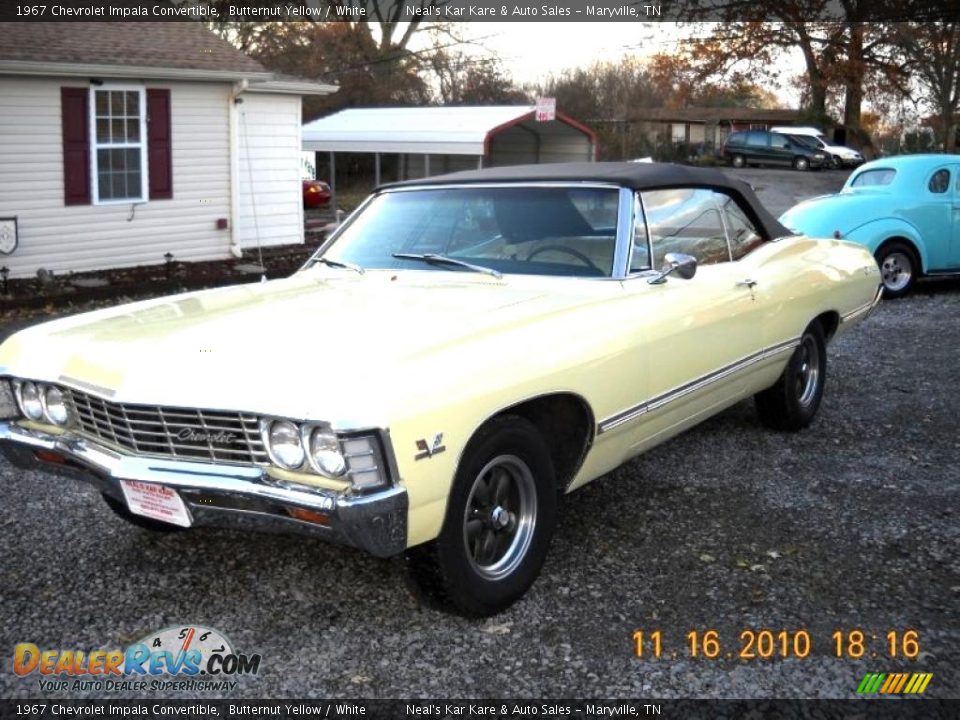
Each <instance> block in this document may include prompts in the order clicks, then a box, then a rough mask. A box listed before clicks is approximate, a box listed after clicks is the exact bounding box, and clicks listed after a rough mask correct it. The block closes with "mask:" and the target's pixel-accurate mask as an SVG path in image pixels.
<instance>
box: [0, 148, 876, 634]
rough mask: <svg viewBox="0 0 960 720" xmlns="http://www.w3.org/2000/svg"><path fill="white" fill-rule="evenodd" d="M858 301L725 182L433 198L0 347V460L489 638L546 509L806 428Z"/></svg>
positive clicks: (535, 176)
mask: <svg viewBox="0 0 960 720" xmlns="http://www.w3.org/2000/svg"><path fill="white" fill-rule="evenodd" d="M878 288H879V271H878V268H877V265H876V263H875V262H874V259H873V257H872V256H871V255H870V253H869V252H867V251H866V250H864V249H863V248H862V247H860V246H857V245H853V244H850V243H846V242H842V241H835V240H809V239H807V238H805V237H798V236H791V235H790V233H789V231H787V230H786V229H785V228H783V227H782V226H781V225H780V224H779V223H777V221H776V220H774V219H773V218H772V217H771V216H770V215H769V214H768V213H767V212H766V211H764V209H763V208H762V207H761V206H760V205H759V204H758V202H757V201H756V199H755V197H754V195H753V193H752V192H751V190H750V188H749V187H748V186H746V185H745V184H742V183H740V182H738V181H732V180H730V179H728V178H727V177H726V176H724V175H723V174H721V173H720V172H717V171H712V170H705V169H691V168H683V167H676V166H669V165H640V164H626V163H624V164H620V163H616V164H605V163H596V164H594V163H591V164H558V165H541V166H529V167H513V168H503V169H488V170H478V171H472V172H466V173H458V174H454V175H447V176H443V177H435V178H428V179H426V180H422V181H418V182H410V183H403V184H397V185H392V186H387V187H385V188H382V189H380V190H379V191H378V192H377V193H375V194H374V195H373V196H372V197H371V198H370V199H368V200H367V201H366V203H365V204H364V205H363V206H362V207H361V208H360V209H359V210H358V211H357V212H356V213H354V215H352V216H351V217H350V218H349V219H348V220H347V222H346V223H345V224H344V225H343V226H342V227H341V228H339V229H338V231H337V232H336V233H335V234H334V235H333V236H332V237H331V238H330V240H329V241H328V242H327V243H326V244H325V245H324V246H323V247H322V248H321V249H320V250H319V251H318V252H317V254H316V255H315V256H314V257H313V258H312V259H311V261H310V262H308V263H307V265H306V266H305V267H304V268H303V269H302V270H300V271H299V272H297V273H296V274H294V275H293V276H292V277H290V278H288V279H285V280H276V281H272V282H267V283H261V284H251V285H242V286H237V287H231V288H223V289H218V290H210V291H205V292H195V293H187V294H184V295H178V296H175V297H168V298H161V299H157V300H148V301H145V302H139V303H134V304H131V305H125V306H120V307H115V308H111V309H107V310H102V311H97V312H93V313H89V314H85V315H79V316H75V317H68V318H64V319H60V320H55V321H52V322H48V323H46V324H42V325H39V326H36V327H32V328H29V329H27V330H24V331H21V332H19V333H17V334H16V335H14V336H12V337H11V338H10V339H8V340H7V341H6V342H5V343H4V344H3V345H2V347H0V377H2V378H3V380H2V381H0V390H2V393H0V395H2V399H0V411H2V412H0V418H2V420H0V440H2V442H0V447H2V448H3V450H4V452H5V453H6V455H7V456H8V457H9V458H10V459H11V460H12V461H13V462H14V463H15V464H16V465H18V466H20V467H30V468H37V467H45V468H48V469H50V470H51V471H52V472H54V473H55V474H57V475H61V476H66V475H72V476H76V477H79V478H82V479H85V480H87V481H89V482H92V483H93V484H94V485H95V486H96V487H97V488H98V489H99V490H100V491H101V492H102V493H103V497H104V498H105V500H106V501H107V503H108V504H109V505H110V507H111V508H113V509H114V510H115V511H116V512H117V513H118V514H119V515H121V516H122V517H124V518H126V519H127V520H129V521H131V522H134V523H136V524H139V525H143V526H147V527H152V528H154V529H161V528H176V527H178V526H181V527H187V526H192V525H225V526H240V527H252V528H256V527H259V528H263V529H274V530H277V529H279V530H288V531H300V532H305V533H309V534H312V535H314V536H317V537H321V538H326V539H329V540H332V541H335V542H340V543H344V544H347V545H352V546H354V547H358V548H362V549H364V550H366V551H368V552H370V553H373V554H374V555H378V556H389V555H394V554H397V553H401V552H404V551H409V554H410V557H411V566H412V568H413V569H414V573H415V576H416V578H417V579H418V580H419V581H421V584H422V586H423V587H424V588H425V589H426V590H427V591H428V592H430V593H432V594H433V595H434V596H435V597H437V598H439V599H440V600H441V601H443V602H445V603H446V604H447V605H448V606H451V607H452V608H454V609H456V610H459V611H460V612H463V613H465V614H470V615H485V614H491V613H494V612H497V611H499V610H501V609H503V608H505V607H506V606H508V605H509V604H510V603H512V602H514V601H515V600H517V599H518V598H519V597H520V596H521V595H523V593H524V592H526V591H527V589H528V588H529V587H530V585H531V584H532V583H533V581H534V579H535V577H536V575H537V573H538V571H539V570H540V567H541V565H542V563H543V561H544V556H545V554H546V552H547V546H548V544H549V542H550V537H551V534H552V532H553V529H554V523H555V516H556V512H557V499H558V495H559V494H560V493H564V492H568V491H571V490H574V489H576V488H578V487H580V486H581V485H584V484H585V483H587V482H589V481H591V480H593V479H595V478H597V477H599V476H601V475H603V474H604V473H607V472H609V471H610V470H612V469H613V468H615V467H617V466H618V465H620V464H621V463H623V462H625V461H626V460H628V459H629V458H631V457H633V456H635V455H637V454H639V453H641V452H643V451H644V450H646V449H648V448H650V447H652V446H654V445H656V444H658V443H660V442H662V441H664V440H666V439H667V438H669V437H671V436H673V435H675V434H677V433H679V432H680V431H682V430H683V429H685V428H688V427H690V426H692V425H694V424H696V423H698V422H699V421H701V420H703V419H705V418H707V417H709V416H710V415H713V414H715V413H717V412H719V411H720V410H722V409H724V408H726V407H728V406H730V405H732V404H733V403H736V402H738V401H740V400H742V399H744V398H748V397H750V396H755V397H756V406H757V410H758V412H759V415H760V418H761V420H762V421H763V422H764V423H765V424H766V425H768V426H770V427H773V428H776V429H780V430H798V429H800V428H803V427H804V426H806V425H807V424H809V423H810V421H811V420H812V419H813V417H814V414H815V413H816V411H817V408H818V406H819V404H820V399H821V396H822V393H823V388H824V380H825V377H826V367H827V366H826V362H827V359H826V354H825V346H826V343H827V341H828V340H829V339H830V338H832V337H834V336H835V335H837V334H839V333H841V332H843V331H845V330H846V329H847V328H848V327H850V326H851V324H852V323H853V322H854V321H856V320H859V319H862V318H864V317H865V316H866V315H867V314H868V313H869V312H870V310H871V309H872V308H873V307H874V306H875V304H876V302H877V300H878V298H879V294H878ZM44 492H45V493H49V492H53V493H55V492H56V486H51V488H49V489H47V490H45V491H44ZM54 497H55V495H54ZM62 511H63V512H69V508H62Z"/></svg>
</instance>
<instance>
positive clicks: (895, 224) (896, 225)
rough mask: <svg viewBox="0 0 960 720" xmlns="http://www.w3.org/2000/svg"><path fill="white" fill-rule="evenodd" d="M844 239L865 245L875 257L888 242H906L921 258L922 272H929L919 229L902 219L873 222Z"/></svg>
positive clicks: (924, 246)
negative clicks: (896, 240) (900, 240)
mask: <svg viewBox="0 0 960 720" xmlns="http://www.w3.org/2000/svg"><path fill="white" fill-rule="evenodd" d="M843 239H844V240H849V241H851V242H855V243H858V244H860V245H863V246H864V247H866V248H867V249H868V250H869V251H870V252H871V253H872V254H873V255H876V253H877V250H878V249H879V248H880V246H881V245H883V244H884V243H885V242H887V241H888V240H893V239H902V240H906V241H907V243H908V244H909V245H912V246H913V249H914V250H915V251H916V253H917V255H918V256H919V258H920V267H921V269H922V271H923V272H926V271H927V267H928V253H927V246H926V245H925V244H924V242H923V239H922V238H921V237H920V233H919V232H918V231H917V228H916V227H914V226H913V225H911V224H910V223H908V222H906V221H905V220H902V219H900V218H882V219H880V220H871V221H870V222H867V223H864V224H863V225H858V226H857V227H855V228H854V229H853V230H850V231H849V232H848V233H846V234H845V235H844V236H843Z"/></svg>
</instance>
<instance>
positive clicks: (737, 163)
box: [730, 155, 747, 168]
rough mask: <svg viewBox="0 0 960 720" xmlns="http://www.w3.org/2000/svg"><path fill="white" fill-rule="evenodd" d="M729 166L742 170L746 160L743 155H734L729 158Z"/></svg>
mask: <svg viewBox="0 0 960 720" xmlns="http://www.w3.org/2000/svg"><path fill="white" fill-rule="evenodd" d="M730 164H731V165H732V166H733V167H735V168H742V167H744V166H745V165H746V164H747V160H746V158H745V157H743V155H734V156H733V157H732V158H730Z"/></svg>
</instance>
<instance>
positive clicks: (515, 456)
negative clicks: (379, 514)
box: [408, 416, 557, 617]
mask: <svg viewBox="0 0 960 720" xmlns="http://www.w3.org/2000/svg"><path fill="white" fill-rule="evenodd" d="M556 514H557V490H556V483H555V474H554V469H553V462H552V461H551V458H550V452H549V449H548V448H547V445H546V442H545V441H544V439H543V437H542V435H541V434H540V432H539V431H538V430H537V428H536V427H535V426H534V425H533V424H532V423H530V422H529V421H527V420H525V419H523V418H520V417H509V416H508V417H503V418H497V419H494V420H492V421H490V422H489V423H488V424H487V425H486V426H485V427H484V428H482V429H481V430H480V431H479V433H478V434H477V436H476V437H475V438H474V439H473V440H471V442H470V444H469V445H468V446H467V449H466V451H465V452H464V456H463V459H462V460H461V463H460V467H459V468H458V470H457V474H456V476H455V478H454V482H453V487H452V489H451V492H450V497H449V499H448V502H447V513H446V517H445V519H444V523H443V528H442V529H441V531H440V535H439V536H438V537H437V539H436V540H434V541H432V542H430V543H427V544H426V545H423V546H420V547H416V548H413V549H412V550H410V551H409V553H408V558H409V560H410V567H411V570H412V573H413V580H414V581H415V583H416V584H417V586H418V587H419V589H420V590H422V591H423V592H424V593H426V594H427V595H428V596H429V597H430V599H432V600H434V601H436V602H438V603H439V604H440V605H442V606H446V607H448V608H452V609H453V610H455V611H457V612H459V613H461V614H463V615H467V616H472V617H485V616H488V615H493V614H495V613H498V612H500V611H501V610H504V609H506V608H507V607H509V606H510V605H512V604H513V603H514V602H516V601H517V600H518V599H519V598H520V597H522V596H523V594H524V593H526V592H527V590H528V589H529V588H530V586H531V585H532V584H533V581H534V580H535V579H536V577H537V575H538V574H539V572H540V568H541V567H542V566H543V561H544V559H545V557H546V554H547V548H548V546H549V544H550V538H551V536H552V535H553V529H554V526H555V524H556Z"/></svg>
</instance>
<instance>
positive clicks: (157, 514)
mask: <svg viewBox="0 0 960 720" xmlns="http://www.w3.org/2000/svg"><path fill="white" fill-rule="evenodd" d="M120 486H121V488H122V489H123V496H124V497H125V498H126V500H127V507H128V508H130V512H132V513H134V514H135V515H142V516H143V517H148V518H151V519H153V520H162V521H163V522H168V523H172V524H174V525H180V526H181V527H190V515H189V513H187V506H186V505H184V504H183V499H182V498H181V497H180V494H179V493H177V491H176V490H171V489H170V488H168V487H164V486H163V485H155V484H154V483H145V482H138V481H136V480H121V481H120Z"/></svg>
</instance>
